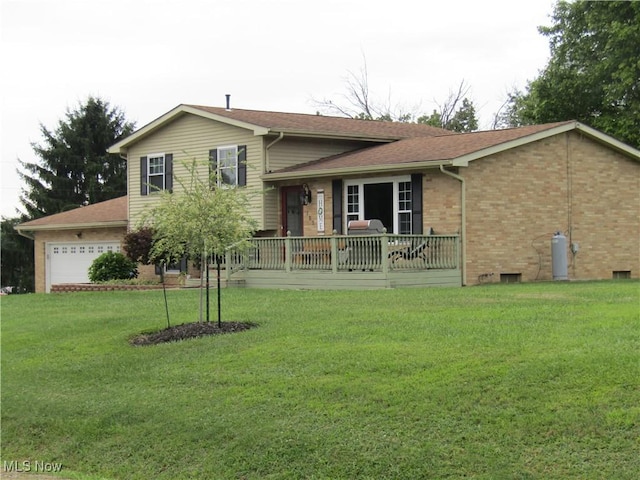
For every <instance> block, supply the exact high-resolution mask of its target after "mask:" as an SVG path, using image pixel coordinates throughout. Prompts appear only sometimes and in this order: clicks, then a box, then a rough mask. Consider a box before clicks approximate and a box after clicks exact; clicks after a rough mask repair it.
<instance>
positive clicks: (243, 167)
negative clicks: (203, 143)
mask: <svg viewBox="0 0 640 480" xmlns="http://www.w3.org/2000/svg"><path fill="white" fill-rule="evenodd" d="M209 162H210V168H211V174H213V175H215V179H216V184H217V186H223V185H226V186H231V187H236V186H245V185H246V184H247V146H246V145H227V146H223V147H218V148H215V149H213V150H210V151H209Z"/></svg>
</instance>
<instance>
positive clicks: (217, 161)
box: [216, 145, 239, 188]
mask: <svg viewBox="0 0 640 480" xmlns="http://www.w3.org/2000/svg"><path fill="white" fill-rule="evenodd" d="M231 149H234V150H235V152H236V153H235V168H234V173H235V178H234V183H233V184H231V183H224V182H223V181H222V178H223V177H222V174H221V173H220V171H221V168H220V165H221V162H220V151H221V150H231ZM216 155H217V157H218V158H216V178H217V179H218V182H217V183H218V187H227V188H234V187H237V186H238V157H239V153H238V145H222V146H220V147H217V148H216ZM227 170H228V169H227Z"/></svg>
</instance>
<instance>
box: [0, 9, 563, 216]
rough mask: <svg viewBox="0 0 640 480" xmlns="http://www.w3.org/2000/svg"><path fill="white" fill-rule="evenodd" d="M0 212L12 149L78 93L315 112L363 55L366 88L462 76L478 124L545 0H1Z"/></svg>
mask: <svg viewBox="0 0 640 480" xmlns="http://www.w3.org/2000/svg"><path fill="white" fill-rule="evenodd" d="M0 2H1V6H2V9H1V10H0V20H1V25H0V27H1V28H0V35H1V45H0V47H1V50H0V55H1V57H0V58H1V59H2V66H3V68H2V74H1V75H0V90H1V95H2V104H1V122H2V123H1V124H0V133H1V137H0V142H1V155H2V156H1V158H0V164H1V175H2V180H1V184H0V186H1V190H2V192H1V193H2V195H1V199H0V200H1V201H0V214H1V215H3V216H14V215H15V209H16V208H19V205H20V204H19V195H20V190H21V188H22V183H21V181H20V179H19V178H18V176H17V174H16V169H17V167H18V163H17V159H18V158H20V159H21V160H23V161H27V162H33V161H36V159H37V158H36V157H35V155H34V154H33V150H32V148H31V143H33V142H36V143H41V142H42V138H41V136H40V129H39V125H40V124H41V123H42V124H44V125H45V126H47V127H48V128H49V129H52V130H53V129H55V127H56V125H57V124H58V121H59V120H61V119H63V118H64V115H65V112H66V111H67V109H75V108H76V107H78V105H79V104H80V103H82V102H84V101H85V100H86V99H87V97H88V96H89V95H93V96H98V97H101V98H102V99H104V100H107V101H109V102H110V103H111V105H112V106H117V107H120V108H121V109H122V110H123V111H124V112H125V114H126V116H127V119H128V120H130V121H135V122H136V124H137V126H138V127H142V126H144V125H145V124H147V123H149V122H150V121H152V120H153V119H155V118H157V117H159V116H160V115H162V114H164V113H166V112H167V111H169V110H171V109H172V108H173V107H175V106H176V105H178V104H181V103H193V104H201V105H210V106H224V102H225V94H227V93H229V94H231V104H232V107H235V108H246V109H255V110H272V111H282V112H300V113H315V112H316V111H317V109H318V108H317V105H315V104H314V102H313V99H316V100H320V99H333V100H336V101H340V98H341V96H342V95H344V94H345V93H346V78H347V77H348V76H349V72H352V73H354V74H358V73H359V72H360V70H361V69H362V68H363V66H364V59H365V58H366V65H367V69H368V79H369V89H370V92H371V93H372V95H373V96H374V97H375V98H378V99H379V100H380V101H388V102H389V103H390V104H391V105H395V106H402V107H403V108H404V109H405V110H412V109H414V108H417V109H418V110H419V111H420V112H423V113H431V112H432V111H433V109H434V108H436V106H437V103H442V102H443V101H444V100H445V99H446V98H447V96H448V94H449V92H450V91H451V90H453V89H455V88H456V87H457V86H458V84H459V83H460V82H461V81H462V80H464V81H465V82H466V83H467V84H468V85H469V86H470V87H471V92H470V97H471V99H472V100H473V101H474V103H475V105H476V107H477V109H478V114H479V118H480V123H481V128H489V126H490V122H491V118H492V115H493V114H494V113H495V112H496V110H497V109H498V108H499V107H500V105H501V103H502V102H503V101H504V99H505V98H506V93H507V92H508V91H510V90H512V89H513V88H514V87H518V88H520V89H523V88H524V87H525V85H526V82H527V80H532V79H533V78H535V77H536V76H537V75H538V72H539V70H540V69H542V68H543V67H544V66H545V65H546V63H547V60H548V58H549V47H548V41H547V38H545V37H543V36H542V35H540V34H539V33H538V30H537V27H538V26H540V25H549V24H550V15H551V13H552V10H553V5H554V2H553V1H552V0H526V1H517V0H483V1H478V0H466V1H456V0H448V1H447V0H444V1H433V2H431V1H425V0H395V1H382V0H270V1H265V0H0Z"/></svg>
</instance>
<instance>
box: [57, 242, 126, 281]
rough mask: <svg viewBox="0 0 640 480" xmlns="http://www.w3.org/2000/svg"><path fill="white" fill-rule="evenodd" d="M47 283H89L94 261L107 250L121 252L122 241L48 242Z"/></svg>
mask: <svg viewBox="0 0 640 480" xmlns="http://www.w3.org/2000/svg"><path fill="white" fill-rule="evenodd" d="M46 251H47V254H46V255H47V266H46V271H47V273H48V275H47V285H46V291H47V292H49V291H50V290H51V285H58V284H61V283H87V282H89V274H88V270H89V267H90V266H91V264H92V263H93V261H94V260H95V259H96V258H98V257H99V256H100V255H102V254H103V253H105V252H119V251H120V242H66V243H57V242H56V243H47V246H46Z"/></svg>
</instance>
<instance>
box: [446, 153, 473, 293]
mask: <svg viewBox="0 0 640 480" xmlns="http://www.w3.org/2000/svg"><path fill="white" fill-rule="evenodd" d="M440 171H441V172H442V173H444V174H445V175H447V176H449V177H451V178H455V179H456V180H458V181H459V182H460V188H461V190H460V217H461V219H460V220H461V222H462V225H461V228H460V235H461V236H462V260H461V261H462V265H461V270H462V285H463V286H464V285H466V284H467V194H466V186H465V183H464V177H461V176H460V175H458V174H456V173H453V172H450V171H448V170H445V169H444V165H440Z"/></svg>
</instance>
